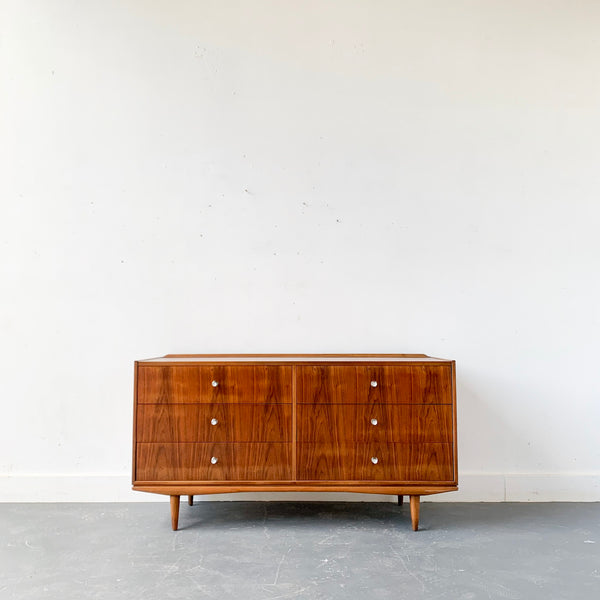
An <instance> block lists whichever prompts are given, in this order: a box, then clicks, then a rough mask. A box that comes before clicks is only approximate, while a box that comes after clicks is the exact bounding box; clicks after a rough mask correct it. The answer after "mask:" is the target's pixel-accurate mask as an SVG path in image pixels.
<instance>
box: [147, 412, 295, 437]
mask: <svg viewBox="0 0 600 600" xmlns="http://www.w3.org/2000/svg"><path fill="white" fill-rule="evenodd" d="M137 410H138V413H137V441H138V442H289V441H291V439H292V405H291V404H273V403H265V404H222V403H213V404H140V405H139V406H138V409H137Z"/></svg>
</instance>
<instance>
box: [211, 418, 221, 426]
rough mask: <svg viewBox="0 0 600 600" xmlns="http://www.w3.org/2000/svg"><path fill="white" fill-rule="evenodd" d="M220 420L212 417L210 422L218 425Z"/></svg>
mask: <svg viewBox="0 0 600 600" xmlns="http://www.w3.org/2000/svg"><path fill="white" fill-rule="evenodd" d="M218 422H219V420H218V419H211V420H210V424H211V425H216V424H217V423H218Z"/></svg>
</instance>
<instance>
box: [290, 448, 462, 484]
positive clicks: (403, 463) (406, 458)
mask: <svg viewBox="0 0 600 600" xmlns="http://www.w3.org/2000/svg"><path fill="white" fill-rule="evenodd" d="M297 454H298V479H299V480H313V481H316V480H318V481H340V480H341V481H344V480H345V481H388V482H440V481H444V482H446V481H452V480H453V479H454V467H453V444H445V443H423V444H401V443H393V444H386V443H376V442H374V443H355V444H348V443H342V444H331V443H329V444H325V443H323V444H309V443H302V444H298V453H297Z"/></svg>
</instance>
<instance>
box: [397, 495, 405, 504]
mask: <svg viewBox="0 0 600 600" xmlns="http://www.w3.org/2000/svg"><path fill="white" fill-rule="evenodd" d="M403 504H404V496H398V506H402V505H403Z"/></svg>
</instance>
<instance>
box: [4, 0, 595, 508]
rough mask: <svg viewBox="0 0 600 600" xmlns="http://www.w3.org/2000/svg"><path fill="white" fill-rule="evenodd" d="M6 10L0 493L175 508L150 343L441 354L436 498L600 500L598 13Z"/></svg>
mask: <svg viewBox="0 0 600 600" xmlns="http://www.w3.org/2000/svg"><path fill="white" fill-rule="evenodd" d="M0 5H1V7H2V9H1V10H2V12H1V16H0V27H1V30H0V33H1V46H0V61H1V62H0V90H1V93H0V127H1V131H0V134H1V137H0V144H1V155H0V156H1V163H0V168H1V181H0V185H1V188H0V193H1V211H2V214H1V222H0V232H1V237H0V242H1V248H0V260H1V271H0V276H1V278H0V281H1V286H2V291H1V298H0V303H1V307H0V337H1V340H2V344H1V348H0V365H1V369H2V376H1V377H0V399H1V402H2V418H1V420H0V475H1V476H0V486H1V487H0V499H2V500H113V499H114V500H117V499H118V500H122V499H150V500H154V499H156V498H155V497H148V496H146V495H144V494H133V493H131V492H129V491H128V490H129V473H130V457H131V450H130V446H131V416H132V379H133V361H134V360H135V359H139V358H145V357H149V356H156V355H161V354H165V353H168V352H199V353H202V352H426V353H428V354H431V355H434V356H442V357H446V358H453V359H456V361H457V365H458V396H459V437H460V448H459V463H460V471H461V482H462V487H463V491H462V492H459V493H458V494H455V495H452V494H449V495H446V496H444V497H440V500H442V499H443V500H459V499H466V500H477V499H487V500H502V499H509V500H511V499H513V500H514V499H516V500H528V499H541V500H557V499H567V500H577V499H581V500H600V444H599V442H598V437H599V436H598V424H599V423H600V384H599V377H598V373H599V368H598V359H599V358H600V351H599V340H600V325H599V320H600V310H599V307H600V289H599V288H600V283H599V281H600V277H599V268H598V267H599V257H600V236H599V235H598V223H599V219H600V203H599V193H600V169H599V168H598V164H599V159H600V144H599V141H598V140H599V139H600V111H599V106H600V84H599V81H600V80H599V76H598V75H599V73H600V37H599V36H598V31H599V30H600V4H598V3H597V2H593V1H591V0H590V1H579V2H572V1H570V0H563V1H550V2H543V3H542V2H537V1H535V0H525V1H524V0H514V1H512V2H506V1H504V0H496V1H478V0H472V1H466V0H460V1H457V2H447V1H445V0H437V1H431V2H427V1H425V2H422V1H418V0H415V1H414V2H406V1H398V0H389V1H383V0H382V1H371V0H362V1H354V2H353V1H350V0H335V1H327V2H316V1H315V2H302V3H298V2H282V1H279V0H272V1H268V0H254V1H252V2H222V1H215V2H207V1H198V2H192V1H188V2H184V1H183V0H177V1H173V0H170V1H166V0H163V1H159V0H157V1H154V2H149V1H147V0H137V1H128V2H127V1H122V0H121V1H117V0H102V1H101V0H93V1H92V0H89V1H84V2H81V1H77V0H71V1H68V0H53V1H42V0H39V1H37V2H34V1H31V0H30V1H23V0H20V1H17V0H15V1H6V0H0Z"/></svg>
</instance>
